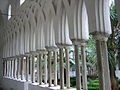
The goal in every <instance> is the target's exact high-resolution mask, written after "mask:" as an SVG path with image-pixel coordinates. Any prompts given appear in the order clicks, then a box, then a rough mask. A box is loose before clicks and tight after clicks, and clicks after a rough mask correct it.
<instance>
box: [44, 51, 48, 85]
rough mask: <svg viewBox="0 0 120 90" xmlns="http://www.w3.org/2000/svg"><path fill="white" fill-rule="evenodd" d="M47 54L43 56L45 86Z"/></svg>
mask: <svg viewBox="0 0 120 90" xmlns="http://www.w3.org/2000/svg"><path fill="white" fill-rule="evenodd" d="M47 70H48V69H47V53H45V54H44V83H45V84H47Z"/></svg>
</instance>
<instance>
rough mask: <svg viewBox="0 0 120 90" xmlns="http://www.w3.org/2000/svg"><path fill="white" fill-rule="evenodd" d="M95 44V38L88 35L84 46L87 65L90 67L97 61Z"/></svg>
mask: <svg viewBox="0 0 120 90" xmlns="http://www.w3.org/2000/svg"><path fill="white" fill-rule="evenodd" d="M95 44H96V43H95V40H94V39H93V37H92V36H90V38H89V40H88V41H87V46H86V55H87V57H86V58H87V66H90V67H94V66H95V65H96V63H97V59H96V45H95Z"/></svg>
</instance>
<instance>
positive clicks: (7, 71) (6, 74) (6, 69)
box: [6, 60, 8, 76]
mask: <svg viewBox="0 0 120 90" xmlns="http://www.w3.org/2000/svg"><path fill="white" fill-rule="evenodd" d="M6 63H7V67H6V76H8V60H6Z"/></svg>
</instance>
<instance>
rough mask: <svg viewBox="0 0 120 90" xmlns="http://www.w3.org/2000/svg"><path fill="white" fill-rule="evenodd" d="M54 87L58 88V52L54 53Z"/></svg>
mask: <svg viewBox="0 0 120 90" xmlns="http://www.w3.org/2000/svg"><path fill="white" fill-rule="evenodd" d="M54 86H57V51H54Z"/></svg>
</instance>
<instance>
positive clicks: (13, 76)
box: [13, 58, 16, 78]
mask: <svg viewBox="0 0 120 90" xmlns="http://www.w3.org/2000/svg"><path fill="white" fill-rule="evenodd" d="M15 68H16V66H15V58H14V60H13V77H14V78H15Z"/></svg>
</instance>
